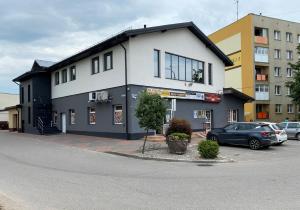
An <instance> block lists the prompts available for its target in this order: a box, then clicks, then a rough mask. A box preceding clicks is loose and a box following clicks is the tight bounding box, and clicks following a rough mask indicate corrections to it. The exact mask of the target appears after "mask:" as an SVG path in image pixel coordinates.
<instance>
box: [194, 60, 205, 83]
mask: <svg viewBox="0 0 300 210" xmlns="http://www.w3.org/2000/svg"><path fill="white" fill-rule="evenodd" d="M193 81H194V82H196V83H201V84H204V62H202V61H196V60H193Z"/></svg>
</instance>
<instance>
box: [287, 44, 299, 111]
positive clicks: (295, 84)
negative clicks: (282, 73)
mask: <svg viewBox="0 0 300 210" xmlns="http://www.w3.org/2000/svg"><path fill="white" fill-rule="evenodd" d="M297 50H298V55H300V45H299V46H298V47H297ZM289 66H290V67H291V68H292V69H293V70H294V78H293V81H290V82H287V83H286V86H287V87H290V90H291V93H290V97H291V98H292V100H293V102H294V103H295V104H296V105H298V106H299V105H300V59H298V61H297V62H296V63H295V64H292V63H289Z"/></svg>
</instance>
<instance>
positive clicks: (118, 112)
mask: <svg viewBox="0 0 300 210" xmlns="http://www.w3.org/2000/svg"><path fill="white" fill-rule="evenodd" d="M114 124H115V125H118V124H123V106H122V105H115V106H114Z"/></svg>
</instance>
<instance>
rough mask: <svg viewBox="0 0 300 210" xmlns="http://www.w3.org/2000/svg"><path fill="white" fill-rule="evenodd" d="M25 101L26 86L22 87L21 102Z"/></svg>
mask: <svg viewBox="0 0 300 210" xmlns="http://www.w3.org/2000/svg"><path fill="white" fill-rule="evenodd" d="M23 103H24V87H21V104H23Z"/></svg>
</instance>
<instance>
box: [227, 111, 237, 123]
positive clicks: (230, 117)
mask: <svg viewBox="0 0 300 210" xmlns="http://www.w3.org/2000/svg"><path fill="white" fill-rule="evenodd" d="M237 121H238V110H237V109H230V110H229V111H228V122H229V123H233V122H237Z"/></svg>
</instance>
